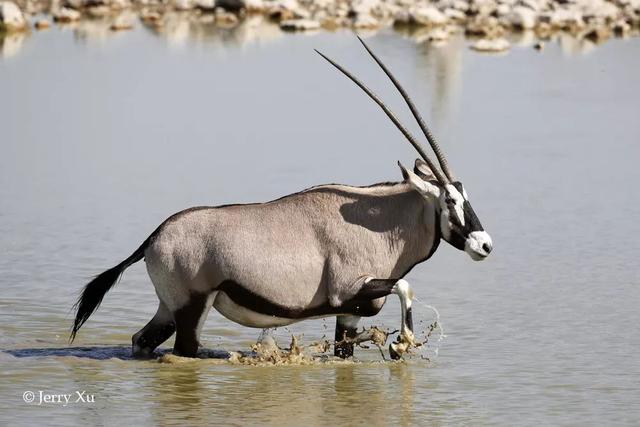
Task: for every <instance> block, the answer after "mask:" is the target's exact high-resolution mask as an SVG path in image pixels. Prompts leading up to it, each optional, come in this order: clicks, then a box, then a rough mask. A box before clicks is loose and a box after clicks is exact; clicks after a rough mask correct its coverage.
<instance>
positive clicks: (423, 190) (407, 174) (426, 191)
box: [398, 162, 440, 198]
mask: <svg viewBox="0 0 640 427" xmlns="http://www.w3.org/2000/svg"><path fill="white" fill-rule="evenodd" d="M398 166H400V170H401V171H402V177H403V178H404V180H405V181H406V182H407V183H408V184H409V185H411V187H413V189H414V190H416V191H417V192H418V193H420V194H422V195H424V196H433V197H436V198H438V197H440V187H438V186H437V185H433V184H432V183H430V182H428V181H425V180H424V179H422V178H421V177H419V176H418V175H416V174H415V173H414V172H413V171H410V170H408V169H407V168H405V167H404V166H403V165H402V163H400V162H398Z"/></svg>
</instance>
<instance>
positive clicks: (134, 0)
mask: <svg viewBox="0 0 640 427" xmlns="http://www.w3.org/2000/svg"><path fill="white" fill-rule="evenodd" d="M176 15H179V16H180V17H181V19H182V18H183V19H192V18H197V19H199V20H202V21H205V20H206V21H207V22H210V23H215V25H217V26H219V27H222V28H233V27H235V26H237V25H239V24H240V23H241V22H242V21H243V20H245V19H247V18H248V17H250V16H252V15H262V16H264V17H265V18H266V19H268V20H270V21H273V22H275V23H277V24H278V25H279V27H280V28H281V29H282V30H283V31H315V30H319V29H326V30H335V29H339V28H345V27H346V28H353V29H356V30H374V31H375V30H377V29H381V28H387V27H391V26H393V27H396V28H399V29H401V30H403V31H414V30H416V29H418V31H422V30H426V32H425V36H424V37H423V39H424V41H430V42H443V41H445V40H447V39H448V38H449V37H450V36H451V35H452V34H455V33H460V32H464V34H465V35H467V36H469V37H473V38H476V39H477V40H476V41H475V42H474V43H473V44H472V45H471V48H472V49H474V50H478V51H487V52H500V51H504V50H507V49H509V47H510V44H509V42H508V41H507V39H506V38H505V36H506V35H507V34H509V33H511V32H533V33H534V34H535V36H536V37H537V38H538V39H539V40H540V43H537V44H536V48H542V46H543V45H544V44H543V43H544V40H547V39H550V38H551V37H552V36H553V35H554V34H557V33H559V32H562V33H568V34H570V35H572V36H574V37H576V38H579V39H586V40H590V41H592V42H595V43H601V42H604V41H606V40H608V39H609V38H611V37H614V36H615V37H628V36H636V35H638V34H640V0H612V1H607V0H436V1H425V0H50V1H49V0H47V1H40V0H17V1H16V2H13V1H0V37H2V36H1V34H3V33H5V34H6V33H16V32H24V31H30V30H31V28H34V29H36V30H43V29H46V28H48V27H49V26H50V25H51V22H50V21H54V22H56V23H58V24H60V25H64V24H68V23H74V22H78V21H81V20H91V19H105V18H108V19H110V20H111V21H110V22H111V24H110V30H112V31H123V30H128V29H131V28H133V27H134V25H135V23H136V21H141V22H142V23H143V24H144V25H146V26H150V27H153V28H156V29H161V28H163V26H165V25H166V24H167V22H168V21H169V20H170V19H175V16H176Z"/></svg>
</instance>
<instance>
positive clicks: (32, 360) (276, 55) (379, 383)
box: [0, 24, 640, 425]
mask: <svg viewBox="0 0 640 427" xmlns="http://www.w3.org/2000/svg"><path fill="white" fill-rule="evenodd" d="M83 25H86V24H83ZM14 42H15V41H14ZM369 42H370V45H371V46H372V47H373V48H374V49H375V50H376V51H377V52H378V53H379V55H380V56H381V57H383V58H384V59H385V60H386V61H387V63H388V64H389V66H390V67H391V68H392V69H393V70H394V71H395V72H396V74H397V75H398V77H399V78H400V79H401V80H402V81H403V82H404V83H405V86H406V87H407V88H408V89H409V90H410V92H411V93H412V94H413V96H414V99H415V100H416V103H417V104H418V105H419V107H420V108H421V109H422V110H423V111H424V114H425V116H426V118H427V121H428V122H429V123H430V124H431V126H432V128H433V130H434V132H435V133H436V135H437V136H438V137H439V139H440V140H441V144H442V145H443V147H444V149H445V151H446V152H447V154H448V156H449V159H450V163H451V164H452V165H453V168H454V172H455V173H456V174H457V176H458V177H459V178H461V180H462V181H463V182H464V183H465V186H466V188H467V190H468V192H469V195H470V198H471V199H472V201H473V204H474V207H475V209H476V211H477V212H478V214H479V216H480V218H481V220H482V221H483V223H484V225H485V228H486V229H487V230H488V231H489V232H490V233H491V235H492V237H493V239H494V246H495V249H494V252H493V253H492V255H491V257H490V258H489V259H488V260H487V261H485V262H482V263H474V262H472V261H471V260H470V259H469V257H468V256H467V255H465V254H463V253H460V252H458V251H456V250H454V249H453V248H451V247H449V246H448V245H446V244H443V245H441V247H440V249H439V251H438V252H437V254H436V255H435V256H434V257H433V258H432V259H431V260H430V261H429V262H428V263H426V264H424V265H421V266H419V267H417V268H416V269H414V270H413V271H412V272H411V274H410V275H409V277H408V279H409V281H410V282H411V283H412V284H413V285H414V287H415V289H416V293H417V295H418V297H419V298H420V300H421V301H423V302H425V303H428V304H431V305H433V306H435V307H437V308H438V309H439V310H440V313H441V316H442V323H443V325H444V327H445V330H446V334H447V337H446V339H445V340H444V342H443V343H442V345H441V348H440V353H439V357H437V358H436V359H435V360H433V361H432V362H426V361H423V360H420V359H418V360H412V361H410V362H407V363H400V364H394V363H361V364H351V365H344V366H341V365H327V364H318V365H312V366H272V367H248V366H236V365H230V364H211V363H205V362H196V363H188V364H176V365H173V364H160V363H156V362H140V361H132V360H127V357H126V355H127V354H128V353H127V349H126V348H120V347H121V346H128V345H129V343H130V337H131V335H132V334H133V333H134V332H136V331H137V330H138V329H139V328H140V327H141V326H143V325H144V324H145V323H146V322H147V321H148V320H149V318H150V317H151V316H152V314H153V312H154V310H155V308H156V297H155V295H154V292H153V287H152V285H151V283H150V282H149V279H148V278H147V276H146V272H145V270H144V265H143V263H139V264H137V265H135V266H133V267H132V268H130V269H129V270H128V271H127V273H126V274H125V276H124V278H123V280H122V281H121V283H120V284H119V285H118V286H117V287H116V288H115V289H114V290H113V291H112V292H111V293H109V294H108V295H107V297H106V299H105V301H104V303H103V305H102V307H101V308H100V310H99V311H98V312H97V313H96V314H95V315H94V316H93V317H92V318H91V320H90V321H89V322H88V323H87V324H86V325H85V327H84V328H83V329H82V330H81V332H80V335H79V337H78V340H77V341H76V343H75V344H74V346H107V347H108V348H107V349H106V350H103V351H97V350H90V351H88V352H82V351H70V350H67V337H68V331H69V325H70V321H71V313H70V308H71V305H72V303H73V302H74V299H75V297H76V295H77V292H78V290H79V289H80V288H81V286H82V285H83V284H84V283H85V282H86V280H87V279H88V278H89V277H91V276H93V275H95V274H96V273H99V272H100V271H102V270H103V269H105V268H107V267H110V266H112V265H114V264H116V263H117V262H119V261H120V260H122V259H123V258H124V257H126V256H128V255H129V254H130V253H131V252H132V251H133V249H135V248H136V247H137V246H138V245H139V243H140V242H142V241H143V240H144V239H145V238H146V237H147V235H148V234H149V233H150V232H151V231H152V230H153V229H154V228H155V227H156V226H157V225H158V224H159V223H160V222H161V221H162V220H163V219H165V218H166V217H167V216H168V215H170V214H172V213H174V212H176V211H178V210H181V209H183V208H185V207H189V206H194V205H215V204H223V203H236V202H250V201H263V200H269V199H272V198H276V197H279V196H281V195H284V194H287V193H289V192H294V191H297V190H300V189H303V188H306V187H309V186H311V185H314V184H319V183H326V182H340V183H347V184H357V185H360V184H370V183H373V182H379V181H386V180H397V179H399V178H400V172H399V170H398V168H397V166H396V161H397V160H399V159H400V160H402V161H403V162H405V163H411V162H412V159H413V158H414V157H415V154H414V153H413V152H412V150H411V149H410V147H409V145H408V144H407V143H406V142H405V141H403V140H402V138H401V135H400V134H399V133H398V132H397V130H396V129H395V128H393V126H392V125H391V124H390V123H389V122H388V120H387V119H386V117H385V116H384V115H383V114H382V113H381V112H380V111H379V110H378V109H377V107H376V106H375V105H373V104H372V103H371V102H370V101H369V100H368V99H367V98H366V97H365V96H364V95H363V94H362V93H360V92H359V91H358V90H357V88H355V86H353V85H352V84H350V83H349V82H348V81H347V80H346V79H345V78H344V77H342V76H341V75H339V74H338V73H336V72H335V71H334V70H333V69H331V68H330V67H329V66H328V65H327V64H326V63H324V62H323V61H322V59H321V58H319V57H318V56H317V55H316V54H315V53H314V52H313V48H319V49H321V50H323V51H325V52H326V53H327V54H329V55H330V56H333V57H334V58H336V59H338V60H339V61H341V62H343V63H344V64H345V65H347V66H349V67H350V68H351V69H352V70H353V71H355V72H356V73H357V74H358V75H360V76H361V77H362V78H363V80H365V81H366V82H368V83H369V84H370V86H372V87H375V88H376V89H377V90H378V91H379V92H380V93H381V94H382V95H383V97H384V98H385V99H387V100H388V102H389V103H390V104H391V105H392V106H393V107H394V109H396V110H397V111H399V112H401V113H402V114H401V116H402V117H403V118H404V119H405V122H407V123H410V122H411V121H410V120H409V117H410V116H409V115H408V114H406V112H405V111H406V110H405V107H404V105H403V104H402V102H401V101H400V100H399V98H398V96H397V94H395V93H394V92H393V90H392V87H391V86H390V84H389V83H388V82H387V81H386V80H385V78H384V76H383V74H382V73H381V72H380V70H378V69H377V68H376V67H375V64H374V63H372V61H371V60H370V59H369V58H368V57H367V55H366V54H365V53H364V52H363V50H362V49H361V47H360V46H359V45H358V43H357V41H356V40H355V38H354V37H353V35H352V34H351V33H349V32H338V33H319V34H315V35H287V34H281V33H280V32H279V30H278V29H277V28H267V29H260V30H256V29H251V28H248V29H247V28H241V29H240V30H238V31H236V32H230V31H225V32H211V31H198V30H197V29H194V28H190V27H188V26H187V28H186V29H183V30H180V29H178V30H176V31H175V34H174V33H171V35H170V36H165V35H155V34H153V33H151V32H149V31H148V30H146V29H144V28H138V29H136V30H134V31H132V32H129V33H125V34H115V35H110V34H109V33H108V32H107V31H102V32H100V31H87V30H85V31H84V32H83V31H82V28H80V29H76V30H72V29H62V30H61V29H57V28H54V29H52V30H50V31H48V32H44V33H37V34H32V35H31V36H29V37H28V38H27V39H25V40H23V41H22V43H21V45H20V46H19V49H17V50H16V49H15V46H14V47H13V48H12V49H13V50H12V51H11V52H9V53H11V54H8V53H7V52H8V51H7V50H6V46H7V44H6V43H5V51H4V57H0V100H1V102H0V148H1V152H2V155H1V156H0V180H1V181H0V183H1V184H0V248H1V249H2V256H1V257H0V284H1V290H0V350H1V352H0V371H1V375H2V381H0V424H3V425H6V424H9V425H23V424H24V425H26V424H33V423H35V422H41V423H46V424H69V423H85V424H86V423H90V424H95V423H97V424H106V425H113V424H119V423H123V422H126V423H129V424H132V425H133V424H135V425H154V424H162V425H166V424H171V423H172V422H183V423H186V424H222V423H224V424H229V425H303V424H304V425H331V424H335V423H342V422H346V423H349V424H353V425H357V424H369V425H386V424H390V423H391V424H402V425H412V424H423V425H424V424H426V425H429V424H436V425H458V424H465V425H496V424H500V425H550V424H553V425H603V424H606V425H611V424H627V425H634V424H637V423H638V422H640V407H639V406H638V404H639V401H640V358H638V356H637V351H638V349H639V348H640V338H639V337H640V335H638V333H637V331H636V329H637V324H638V323H639V322H640V315H639V313H638V308H639V307H640V288H639V285H640V280H639V279H640V274H639V272H640V271H639V268H638V261H637V254H638V253H639V251H640V243H639V242H640V241H639V240H638V237H637V236H638V235H640V222H639V221H638V218H639V217H640V193H638V191H637V186H638V184H639V183H640V179H639V178H640V168H638V166H637V162H638V160H639V159H640V144H639V142H640V120H638V118H639V117H640V114H639V113H640V111H639V109H638V100H639V99H640V85H639V84H638V77H637V70H638V69H640V42H638V40H637V39H633V40H628V41H624V40H615V41H612V42H609V43H607V44H605V45H604V46H601V47H597V48H595V49H592V50H588V51H585V52H582V51H580V50H579V49H577V48H576V47H575V46H574V45H572V44H571V42H570V41H569V40H563V41H562V43H559V42H554V43H549V44H547V46H546V49H545V50H544V51H542V52H536V51H534V50H533V49H531V48H530V47H515V48H514V49H512V50H511V51H510V52H509V53H508V54H507V55H505V56H487V55H479V54H477V53H474V52H472V51H470V50H468V49H467V48H466V45H465V42H464V41H462V40H459V39H454V40H452V41H451V42H449V43H448V44H447V45H445V46H444V47H430V46H429V45H425V44H416V43H415V42H413V41H411V40H409V39H405V38H403V37H401V36H400V35H399V34H397V33H394V32H382V33H379V34H378V35H376V36H373V37H371V38H370V39H369ZM412 129H415V126H412ZM398 310H399V307H398V304H397V303H396V301H391V303H390V304H388V306H387V307H385V309H384V310H383V313H382V314H381V315H380V316H379V317H378V318H376V319H373V320H369V321H368V324H378V325H383V326H386V327H389V328H395V327H397V326H398V323H399V313H398ZM416 311H417V313H416V316H417V317H418V318H420V317H421V316H422V318H424V319H426V320H429V319H430V317H429V316H430V312H429V311H428V310H426V309H424V308H420V306H417V307H416ZM332 327H333V321H332V320H326V321H322V320H315V321H309V322H305V323H301V324H298V325H296V326H295V327H292V328H290V330H291V332H295V333H304V335H305V336H304V339H305V340H307V341H312V340H314V339H319V338H321V337H322V335H323V334H327V335H332ZM288 332H289V331H281V332H280V334H281V336H283V337H286V336H287V334H288ZM258 333H259V331H257V330H252V329H247V328H244V327H240V326H238V325H235V324H232V323H230V322H229V321H227V320H226V319H224V318H222V316H220V315H219V314H217V313H215V312H212V313H211V315H210V316H209V320H208V322H207V324H206V326H205V328H204V331H203V340H204V344H205V345H206V346H207V347H208V348H211V349H224V350H246V349H248V348H249V345H250V344H251V343H252V342H255V339H256V337H257V335H258ZM170 344H171V343H167V345H170ZM282 344H286V343H285V342H283V343H282ZM51 348H53V349H58V350H55V351H50V350H46V349H51ZM357 351H358V353H357V354H358V355H359V356H360V358H361V359H363V360H377V359H379V356H378V355H377V351H376V350H375V349H370V350H357ZM102 357H107V360H101V359H102ZM39 390H43V391H44V392H46V393H75V391H76V390H86V392H87V393H89V394H93V395H94V396H95V400H96V401H95V403H87V404H82V403H76V404H71V405H69V406H67V407H62V406H61V405H60V404H43V405H42V406H37V405H33V404H32V405H28V404H26V403H25V402H24V401H23V393H24V392H25V391H35V392H36V393H37V392H38V391H39Z"/></svg>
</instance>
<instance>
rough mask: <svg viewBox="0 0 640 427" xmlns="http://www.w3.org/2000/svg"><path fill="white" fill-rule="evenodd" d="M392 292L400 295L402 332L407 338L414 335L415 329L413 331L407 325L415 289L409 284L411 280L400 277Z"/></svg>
mask: <svg viewBox="0 0 640 427" xmlns="http://www.w3.org/2000/svg"><path fill="white" fill-rule="evenodd" d="M391 293H394V294H396V295H398V297H399V298H400V307H401V310H402V323H401V328H400V333H401V334H402V335H405V336H406V337H407V338H409V337H413V331H411V330H410V329H409V327H408V325H407V322H406V320H407V310H408V309H409V308H411V300H412V299H413V290H412V289H411V286H409V282H407V281H406V280H404V279H400V280H398V281H397V282H396V284H395V285H394V286H393V288H391Z"/></svg>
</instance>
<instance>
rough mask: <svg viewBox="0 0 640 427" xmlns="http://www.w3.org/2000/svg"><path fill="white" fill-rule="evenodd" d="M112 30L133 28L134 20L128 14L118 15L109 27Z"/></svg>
mask: <svg viewBox="0 0 640 427" xmlns="http://www.w3.org/2000/svg"><path fill="white" fill-rule="evenodd" d="M109 29H110V30H111V31H125V30H131V29H133V20H132V19H131V18H130V17H128V16H122V15H121V16H118V17H117V18H116V19H115V20H114V21H113V23H112V24H111V26H110V27H109Z"/></svg>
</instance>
